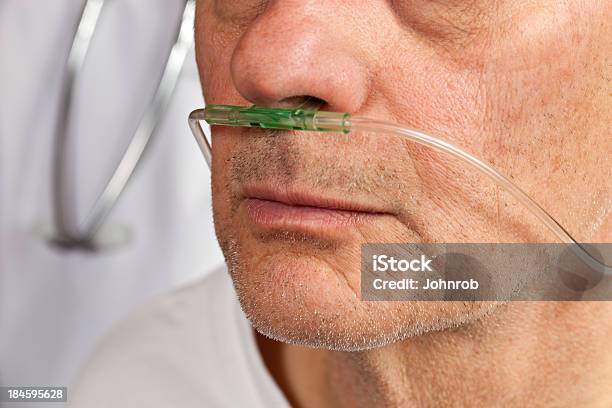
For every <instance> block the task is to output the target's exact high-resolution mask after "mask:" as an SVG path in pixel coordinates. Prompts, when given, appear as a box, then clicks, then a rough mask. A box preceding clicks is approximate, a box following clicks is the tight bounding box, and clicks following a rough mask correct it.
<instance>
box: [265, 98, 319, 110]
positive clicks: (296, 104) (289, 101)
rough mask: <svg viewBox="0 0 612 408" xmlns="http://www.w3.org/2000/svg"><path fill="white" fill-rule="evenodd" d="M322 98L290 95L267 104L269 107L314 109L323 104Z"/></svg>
mask: <svg viewBox="0 0 612 408" xmlns="http://www.w3.org/2000/svg"><path fill="white" fill-rule="evenodd" d="M325 103H326V102H325V101H324V100H323V99H320V98H317V97H315V96H310V95H301V96H292V97H289V98H285V99H283V100H281V101H278V102H275V103H272V104H269V105H268V106H267V107H269V108H302V109H309V110H315V109H319V108H320V107H321V106H323V105H325Z"/></svg>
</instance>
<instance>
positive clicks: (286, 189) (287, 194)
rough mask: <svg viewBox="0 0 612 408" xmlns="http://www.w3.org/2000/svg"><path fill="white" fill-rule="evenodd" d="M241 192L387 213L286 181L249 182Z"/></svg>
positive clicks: (331, 207) (310, 204)
mask: <svg viewBox="0 0 612 408" xmlns="http://www.w3.org/2000/svg"><path fill="white" fill-rule="evenodd" d="M243 194H244V196H245V197H247V198H256V199H260V200H268V201H276V202H279V203H283V204H287V205H294V206H305V207H316V208H324V209H328V210H340V211H352V212H364V213H375V214H388V213H389V212H388V211H385V210H384V209H383V208H382V207H381V206H377V205H375V204H372V203H364V202H360V201H359V200H356V199H351V200H349V199H346V198H339V197H334V196H331V195H326V194H323V193H317V192H316V191H314V190H313V189H309V188H299V187H296V186H293V185H289V184H286V183H280V182H279V183H269V184H251V185H248V186H244V188H243Z"/></svg>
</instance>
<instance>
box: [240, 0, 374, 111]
mask: <svg viewBox="0 0 612 408" xmlns="http://www.w3.org/2000/svg"><path fill="white" fill-rule="evenodd" d="M294 12H295V10H294ZM279 14H282V13H271V15H270V16H266V15H262V16H260V17H259V18H258V20H257V21H256V22H255V23H253V25H252V26H251V27H250V28H249V29H248V30H247V32H245V34H244V35H243V36H242V38H241V39H240V41H239V43H238V45H237V46H236V48H235V50H234V53H233V55H232V60H231V75H232V80H233V82H234V86H235V87H236V89H237V91H238V92H239V93H240V94H241V95H242V97H244V98H245V99H247V100H249V101H250V102H252V103H254V104H256V105H261V106H270V107H281V106H284V107H286V106H289V105H291V106H296V105H299V104H301V103H303V102H304V101H305V100H307V99H308V98H310V100H311V101H312V100H313V98H314V99H318V100H321V101H323V102H324V103H325V104H326V109H329V110H335V111H342V112H351V113H352V112H356V111H358V110H359V108H360V107H361V106H362V105H363V104H364V101H365V97H366V94H367V89H366V83H367V81H366V74H365V73H366V72H367V70H366V69H365V68H364V66H363V63H362V62H361V61H360V60H359V59H358V58H356V56H355V55H353V54H352V52H351V51H352V49H351V47H342V46H341V44H342V43H343V41H339V39H338V36H337V35H336V36H335V38H334V39H333V41H332V40H331V37H332V36H333V35H334V33H333V30H332V28H331V27H326V26H325V24H324V22H319V21H316V20H312V21H310V22H309V23H302V24H295V25H287V21H286V19H285V18H282V17H281V16H279ZM279 19H280V21H279ZM327 44H329V45H327ZM353 48H354V47H353Z"/></svg>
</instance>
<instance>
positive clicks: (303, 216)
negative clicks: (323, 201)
mask: <svg viewBox="0 0 612 408" xmlns="http://www.w3.org/2000/svg"><path fill="white" fill-rule="evenodd" d="M244 204H245V205H246V211H247V214H248V216H249V218H250V219H251V221H252V222H253V223H254V224H256V225H258V226H260V227H267V228H273V229H302V230H304V229H306V230H309V229H310V230H314V229H324V228H337V227H343V226H350V225H356V224H359V223H363V222H365V221H368V220H371V219H372V218H375V217H377V216H379V215H380V214H375V213H367V212H358V211H345V210H334V209H329V208H319V207H309V206H298V205H289V204H284V203H280V202H278V201H268V200H261V199H257V198H248V199H246V200H245V201H244Z"/></svg>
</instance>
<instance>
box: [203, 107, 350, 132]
mask: <svg viewBox="0 0 612 408" xmlns="http://www.w3.org/2000/svg"><path fill="white" fill-rule="evenodd" d="M350 119H351V115H349V114H348V113H342V112H325V111H318V110H308V109H302V108H293V109H282V108H262V107H259V106H251V107H243V106H231V105H208V106H206V108H204V120H205V121H206V122H207V123H208V124H209V125H211V126H212V125H222V126H243V127H244V126H246V127H258V128H264V129H283V130H310V131H315V132H341V133H349V132H350V130H351V120H350Z"/></svg>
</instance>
